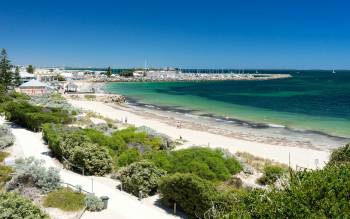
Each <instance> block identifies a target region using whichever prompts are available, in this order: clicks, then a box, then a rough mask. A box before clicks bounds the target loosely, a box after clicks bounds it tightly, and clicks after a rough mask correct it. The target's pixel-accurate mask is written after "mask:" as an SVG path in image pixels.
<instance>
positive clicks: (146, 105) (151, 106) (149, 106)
mask: <svg viewBox="0 0 350 219" xmlns="http://www.w3.org/2000/svg"><path fill="white" fill-rule="evenodd" d="M145 107H148V108H155V106H153V105H148V104H145Z"/></svg>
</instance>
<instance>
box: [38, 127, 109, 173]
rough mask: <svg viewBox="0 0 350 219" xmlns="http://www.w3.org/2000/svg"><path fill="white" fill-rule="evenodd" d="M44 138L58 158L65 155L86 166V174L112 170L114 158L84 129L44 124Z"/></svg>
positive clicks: (75, 162) (68, 158)
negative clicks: (93, 141)
mask: <svg viewBox="0 0 350 219" xmlns="http://www.w3.org/2000/svg"><path fill="white" fill-rule="evenodd" d="M43 138H44V140H45V141H46V142H47V143H48V145H49V147H50V149H51V150H52V152H53V154H54V155H55V156H56V157H57V158H59V159H60V160H62V157H64V158H65V159H67V160H68V161H69V162H70V163H72V164H74V165H76V166H79V167H82V168H84V170H85V173H86V174H91V175H104V174H107V173H110V172H111V170H112V158H111V156H110V155H109V153H108V151H107V150H106V148H105V147H104V146H99V145H97V144H93V143H92V141H91V139H90V138H89V137H88V136H87V135H86V134H85V133H84V130H80V129H76V128H67V127H62V126H60V125H55V124H44V125H43Z"/></svg>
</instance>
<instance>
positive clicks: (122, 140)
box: [112, 128, 161, 153]
mask: <svg viewBox="0 0 350 219" xmlns="http://www.w3.org/2000/svg"><path fill="white" fill-rule="evenodd" d="M112 141H113V143H114V144H116V145H118V148H122V149H123V148H124V149H127V148H130V147H132V148H136V149H137V150H139V151H140V152H141V153H144V152H147V151H152V150H158V149H160V147H161V146H160V145H161V141H160V139H159V138H157V137H152V136H150V135H148V134H147V133H146V132H138V131H137V129H136V128H127V129H123V130H120V131H116V132H114V133H113V134H112Z"/></svg>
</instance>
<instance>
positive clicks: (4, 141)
mask: <svg viewBox="0 0 350 219" xmlns="http://www.w3.org/2000/svg"><path fill="white" fill-rule="evenodd" d="M14 142H15V136H14V135H13V134H12V132H11V129H10V127H8V126H7V125H0V149H3V148H5V147H8V146H11V145H12V144H13V143H14Z"/></svg>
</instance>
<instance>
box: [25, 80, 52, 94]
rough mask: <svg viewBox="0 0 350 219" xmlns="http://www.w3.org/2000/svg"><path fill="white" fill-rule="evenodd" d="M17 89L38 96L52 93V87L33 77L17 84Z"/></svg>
mask: <svg viewBox="0 0 350 219" xmlns="http://www.w3.org/2000/svg"><path fill="white" fill-rule="evenodd" d="M19 91H20V92H21V93H24V94H27V95H29V96H40V95H44V94H48V93H52V92H53V88H52V87H50V86H49V85H47V84H45V83H43V82H40V81H38V80H36V79H33V80H30V81H28V82H26V83H24V84H22V85H21V86H19Z"/></svg>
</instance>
